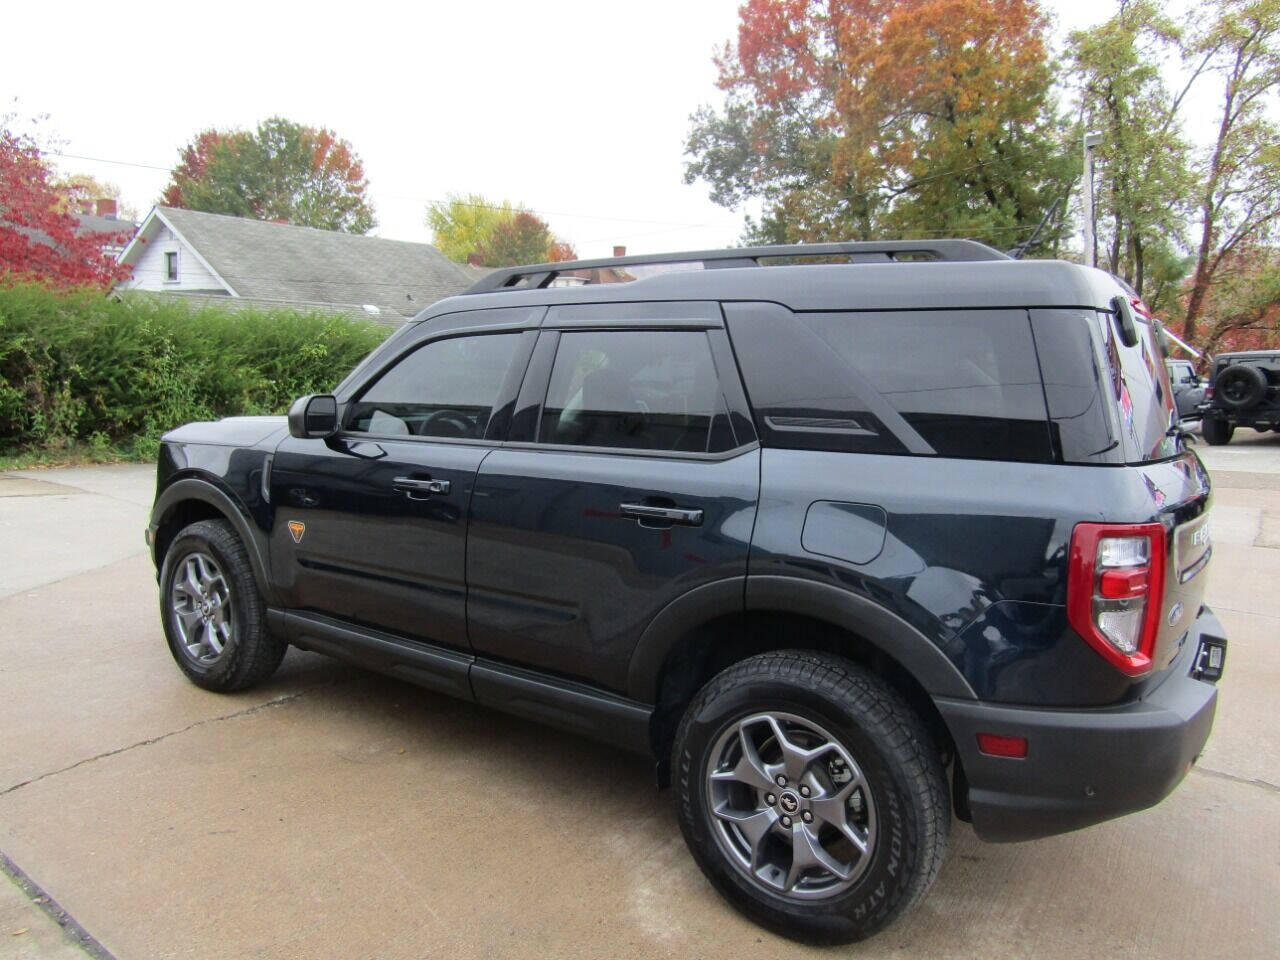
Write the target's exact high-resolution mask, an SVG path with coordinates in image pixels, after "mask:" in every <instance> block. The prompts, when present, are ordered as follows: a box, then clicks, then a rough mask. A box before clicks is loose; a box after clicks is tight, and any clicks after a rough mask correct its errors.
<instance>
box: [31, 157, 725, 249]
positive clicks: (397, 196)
mask: <svg viewBox="0 0 1280 960" xmlns="http://www.w3.org/2000/svg"><path fill="white" fill-rule="evenodd" d="M49 152H50V153H51V154H52V155H53V156H55V157H62V158H64V159H67V160H86V161H89V162H91V163H110V164H114V165H115V166H118V167H137V168H139V169H141V170H159V171H160V172H161V173H169V172H171V170H172V168H170V167H158V166H155V165H154V164H150V163H137V162H135V161H132V160H109V159H107V158H106V157H89V156H84V155H82V154H76V153H62V152H60V151H56V150H51V151H49ZM382 196H384V197H386V198H388V199H391V200H413V201H415V202H418V203H430V204H451V203H456V204H458V205H459V206H463V207H474V208H476V209H481V210H506V209H510V210H512V211H513V212H519V211H520V210H528V211H529V212H530V213H536V214H539V215H540V216H543V217H567V218H570V219H576V220H602V221H612V222H615V223H643V224H653V225H658V226H668V227H680V228H685V229H689V230H693V229H701V228H704V227H706V228H711V227H715V226H717V224H714V223H686V222H683V221H679V220H646V219H640V218H636V217H621V216H608V215H604V214H598V213H565V212H564V211H556V210H537V209H534V208H532V207H521V206H514V205H507V206H504V205H502V204H498V203H474V202H472V201H469V200H454V199H450V198H447V197H446V198H440V197H422V196H414V195H410V194H403V193H384V194H382ZM591 242H595V241H591Z"/></svg>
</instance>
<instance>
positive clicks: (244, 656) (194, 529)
mask: <svg viewBox="0 0 1280 960" xmlns="http://www.w3.org/2000/svg"><path fill="white" fill-rule="evenodd" d="M266 612H267V610H266V604H265V603H264V602H263V600H262V595H261V594H260V593H259V592H258V584H257V581H256V580H255V579H254V577H253V568H252V567H251V566H250V565H249V557H248V555H247V554H246V553H245V549H244V544H243V543H241V542H240V538H239V537H238V536H236V533H235V531H234V530H233V529H232V528H231V525H230V524H228V523H227V522H225V521H222V520H201V521H200V522H199V523H193V524H191V525H190V526H188V527H185V528H183V530H182V531H181V532H180V533H179V534H178V535H177V536H176V537H174V539H173V543H171V544H170V545H169V549H168V550H167V551H166V552H165V555H164V565H163V567H162V568H161V571H160V615H161V620H162V622H163V623H164V634H165V638H166V639H167V640H168V642H169V652H170V653H172V654H173V659H174V660H176V661H177V663H178V666H179V667H181V668H182V672H183V673H185V674H186V675H187V677H188V679H190V680H191V681H192V682H193V683H195V684H196V685H197V686H201V687H204V688H205V689H206V690H218V691H222V692H230V691H232V690H243V689H245V688H246V687H251V686H253V685H255V684H257V683H261V682H262V681H263V680H265V679H266V678H267V677H269V676H271V674H272V673H274V672H275V669H276V667H278V666H280V661H281V660H283V659H284V655H285V652H286V650H288V644H287V643H285V642H284V641H283V640H279V639H277V638H276V637H274V636H272V635H271V632H270V631H269V630H268V629H267V623H266Z"/></svg>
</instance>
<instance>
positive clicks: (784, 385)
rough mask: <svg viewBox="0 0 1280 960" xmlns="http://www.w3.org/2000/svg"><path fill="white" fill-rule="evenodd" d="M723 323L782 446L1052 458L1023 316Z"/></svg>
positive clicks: (900, 314) (867, 316)
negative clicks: (726, 325) (726, 326)
mask: <svg viewBox="0 0 1280 960" xmlns="http://www.w3.org/2000/svg"><path fill="white" fill-rule="evenodd" d="M777 309H778V310H781V308H777ZM726 314H727V315H728V316H729V318H730V322H729V329H730V334H731V335H732V336H733V339H734V345H735V348H737V350H738V356H739V360H740V361H741V362H742V364H743V368H744V370H743V372H744V373H745V374H746V378H747V390H748V393H749V394H750V396H751V401H752V403H753V405H754V406H755V408H756V411H757V415H758V417H759V419H760V420H761V421H762V423H760V427H761V430H762V432H763V433H764V434H765V435H766V437H767V442H769V443H772V444H773V445H775V446H788V447H804V448H818V449H834V450H848V451H852V452H867V453H923V454H930V453H932V454H937V455H939V456H946V457H972V458H983V459H1003V460H1023V461H1036V462H1047V461H1050V460H1052V459H1053V451H1052V448H1051V446H1050V442H1049V428H1048V417H1047V414H1046V412H1045V403H1044V391H1043V388H1042V386H1041V383H1040V374H1039V368H1038V366H1037V363H1036V354H1035V345H1034V342H1033V341H1032V338H1031V329H1030V322H1029V320H1028V317H1027V314H1026V312H1025V311H1020V310H1000V311H996V310H975V311H966V310H957V311H895V312H889V313H838V314H837V313H833V314H790V313H789V312H788V311H785V310H781V314H786V315H787V317H790V318H791V319H790V320H789V321H788V320H785V319H784V318H783V317H782V316H781V314H779V313H778V312H777V311H776V310H775V311H774V312H773V315H772V316H764V315H761V314H760V313H757V314H756V315H755V316H751V315H750V311H749V310H744V311H741V312H739V311H735V310H733V309H732V308H731V307H730V305H726Z"/></svg>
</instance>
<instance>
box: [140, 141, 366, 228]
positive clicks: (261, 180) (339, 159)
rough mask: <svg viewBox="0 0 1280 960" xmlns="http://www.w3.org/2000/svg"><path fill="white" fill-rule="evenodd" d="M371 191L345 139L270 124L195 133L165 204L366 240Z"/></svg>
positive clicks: (184, 150) (174, 174) (165, 194)
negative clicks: (363, 236) (355, 235)
mask: <svg viewBox="0 0 1280 960" xmlns="http://www.w3.org/2000/svg"><path fill="white" fill-rule="evenodd" d="M368 187H369V184H368V181H367V180H366V179H365V175H364V165H363V164H362V163H361V161H360V158H359V157H358V156H357V155H356V153H355V151H354V150H353V149H352V147H351V144H350V143H348V142H347V141H346V140H343V139H341V138H339V137H338V136H337V134H335V133H334V132H333V131H332V130H327V129H324V128H323V127H320V128H317V127H308V126H305V125H303V124H300V123H294V122H293V121H291V120H286V119H284V118H282V117H272V118H270V119H269V120H264V121H263V122H262V123H260V124H259V125H258V128H257V130H255V131H253V132H252V133H250V132H246V131H239V130H234V131H221V130H205V131H203V132H201V133H199V134H197V135H196V137H195V138H194V139H193V140H192V141H191V142H190V143H188V144H187V145H186V146H185V147H183V148H182V150H181V151H180V154H179V162H178V164H177V166H175V167H174V168H173V171H172V173H171V174H170V179H169V184H168V185H167V186H166V187H165V189H164V192H163V194H162V195H161V199H162V200H163V202H164V203H165V204H167V205H168V206H172V207H185V208H187V209H188V210H204V211H205V212H207V213H225V214H230V215H231V216H236V217H252V218H254V219H258V220H284V221H287V222H289V223H294V224H298V225H300V226H305V227H319V228H321V229H324V230H343V231H345V232H347V233H367V232H368V231H369V230H370V229H372V228H373V227H374V226H375V224H376V223H377V221H376V220H375V219H374V214H373V207H372V206H371V205H370V203H369V200H368V198H367V195H366V194H367V192H368Z"/></svg>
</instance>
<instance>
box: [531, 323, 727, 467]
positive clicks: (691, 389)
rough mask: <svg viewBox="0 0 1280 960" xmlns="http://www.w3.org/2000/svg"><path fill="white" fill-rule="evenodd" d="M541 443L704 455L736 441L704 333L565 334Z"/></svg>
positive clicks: (545, 408) (554, 370) (544, 413)
mask: <svg viewBox="0 0 1280 960" xmlns="http://www.w3.org/2000/svg"><path fill="white" fill-rule="evenodd" d="M538 442H540V443H553V444H566V445H572V446H581V447H620V448H627V449H633V450H658V451H679V452H685V453H706V452H709V451H719V450H727V449H729V448H730V447H732V446H733V439H732V433H731V431H730V430H729V424H728V417H727V412H726V408H725V403H724V398H723V396H722V394H721V392H720V383H719V380H718V379H717V377H716V369H715V364H714V363H713V362H712V359H711V347H710V344H709V343H708V342H707V337H706V334H705V333H702V332H701V331H688V332H686V331H659V330H616V331H595V330H591V331H581V332H569V333H564V334H562V335H561V337H560V345H559V348H558V349H557V351H556V359H555V364H554V366H553V367H552V370H551V380H550V383H549V385H548V387H547V398H546V402H545V403H544V404H543V408H542V421H541V424H540V427H539V431H538Z"/></svg>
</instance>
